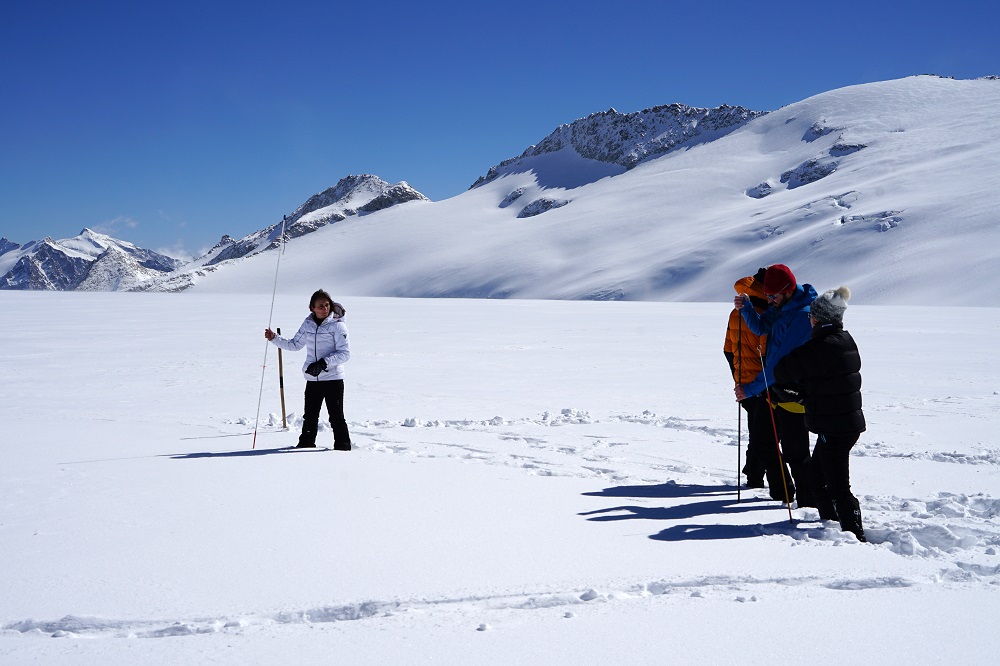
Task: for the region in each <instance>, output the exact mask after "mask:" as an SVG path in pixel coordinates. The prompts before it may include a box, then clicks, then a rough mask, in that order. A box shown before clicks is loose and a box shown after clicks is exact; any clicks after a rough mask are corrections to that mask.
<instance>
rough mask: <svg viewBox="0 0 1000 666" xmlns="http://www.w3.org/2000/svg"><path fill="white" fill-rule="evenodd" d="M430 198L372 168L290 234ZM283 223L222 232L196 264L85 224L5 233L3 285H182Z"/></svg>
mask: <svg viewBox="0 0 1000 666" xmlns="http://www.w3.org/2000/svg"><path fill="white" fill-rule="evenodd" d="M421 200H422V201H427V200H428V199H427V197H425V196H424V195H423V194H421V193H420V192H417V191H416V190H414V189H413V188H412V187H410V186H409V184H407V183H406V182H405V181H404V182H399V183H396V184H395V185H392V184H390V183H387V182H386V181H384V180H382V179H381V178H379V177H377V176H373V175H370V174H363V175H351V176H347V177H346V178H342V179H341V180H340V182H338V183H337V184H336V185H334V186H333V187H330V188H328V189H326V190H324V191H322V192H320V193H319V194H315V195H313V196H312V197H310V198H309V199H308V200H307V201H306V202H305V203H303V204H302V205H301V206H299V207H298V208H296V209H295V210H294V211H293V212H292V213H291V215H288V216H286V217H285V220H284V221H283V222H284V227H285V239H286V240H291V239H295V238H299V237H301V236H304V235H306V234H308V233H311V232H313V231H316V230H317V229H319V228H321V227H323V226H326V225H327V224H331V223H333V222H338V221H340V220H344V219H347V218H348V217H350V216H363V215H367V214H369V213H374V212H376V211H380V210H384V209H386V208H390V207H392V206H395V205H396V204H400V203H405V202H407V201H421ZM281 231H282V222H278V223H277V224H274V225H271V226H270V227H268V228H266V229H263V230H262V231H257V232H254V233H252V234H249V235H247V236H245V237H243V238H241V239H239V240H234V239H233V238H232V237H231V236H229V235H225V236H223V237H222V239H221V240H220V241H219V242H218V243H217V244H216V245H215V247H213V248H212V249H211V250H209V251H208V252H207V253H206V254H205V255H204V256H202V257H199V258H198V259H195V260H194V261H191V262H187V263H185V262H183V261H181V260H179V259H174V258H171V257H167V256H165V255H162V254H158V253H156V252H153V251H151V250H145V249H142V248H139V247H136V246H135V245H132V244H131V243H128V242H126V241H122V240H118V239H115V238H111V237H110V236H106V235H104V234H99V233H97V232H95V231H92V230H90V229H84V230H83V231H82V232H80V235H79V236H76V237H74V238H69V239H65V240H60V241H54V240H52V239H51V238H45V239H44V240H41V241H32V242H30V243H27V244H26V245H23V246H22V245H19V244H17V243H14V242H13V241H10V240H8V239H7V238H0V276H2V277H0V289H26V290H49V291H52V290H57V291H71V290H74V289H79V290H81V291H182V290H183V289H186V288H187V287H189V286H190V285H191V284H193V278H192V276H193V275H194V276H203V275H206V274H208V273H210V272H212V271H214V270H215V269H216V268H217V267H218V265H220V264H224V263H225V262H227V261H231V260H237V259H241V258H243V257H247V256H252V255H254V254H256V253H258V252H262V251H264V250H269V249H274V248H275V247H278V239H279V237H280V236H281Z"/></svg>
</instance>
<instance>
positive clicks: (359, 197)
mask: <svg viewBox="0 0 1000 666" xmlns="http://www.w3.org/2000/svg"><path fill="white" fill-rule="evenodd" d="M421 200H422V201H428V199H427V197H425V196H424V195H423V194H421V193H420V192H417V191H416V190H415V189H413V188H412V187H410V186H409V184H407V183H406V182H405V181H403V182H399V183H396V184H395V185H391V184H390V183H387V182H386V181H384V180H382V179H381V178H379V177H378V176H373V175H371V174H362V175H360V176H355V175H351V176H347V177H346V178H341V179H340V181H339V182H338V183H337V184H336V185H334V186H333V187H330V188H327V189H325V190H323V191H322V192H320V193H319V194H314V195H313V196H311V197H309V199H308V200H307V201H306V202H305V203H304V204H302V205H301V206H299V207H298V208H296V209H295V210H294V211H293V212H292V214H291V215H288V216H286V218H285V220H283V222H277V223H275V224H273V225H271V226H270V227H268V228H266V229H263V230H261V231H257V232H254V233H252V234H249V235H247V236H245V237H243V238H241V239H240V240H238V241H232V242H231V243H229V244H228V245H227V244H225V240H226V239H227V238H228V236H223V239H222V241H220V243H219V245H216V247H215V248H213V251H212V252H210V253H209V255H210V256H209V257H208V258H207V261H204V262H203V265H205V266H213V265H215V264H218V263H220V262H223V261H227V260H229V259H239V258H241V257H246V256H248V255H251V254H256V253H257V252H262V251H264V250H269V249H273V248H275V247H277V246H278V242H279V237H280V236H281V230H282V225H283V224H284V229H285V240H286V241H288V240H291V239H294V238H299V237H301V236H305V235H306V234H309V233H312V232H313V231H316V230H317V229H319V228H321V227H324V226H326V225H328V224H332V223H334V222H340V221H341V220H346V219H347V218H348V217H350V216H353V215H365V214H367V213H373V212H375V211H378V210H382V209H385V208H389V207H390V206H394V205H396V204H399V203H405V202H407V201H421ZM220 246H221V247H220ZM216 250H217V251H216Z"/></svg>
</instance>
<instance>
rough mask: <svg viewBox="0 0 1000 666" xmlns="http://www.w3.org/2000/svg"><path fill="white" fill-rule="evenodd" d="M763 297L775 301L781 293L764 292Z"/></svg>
mask: <svg viewBox="0 0 1000 666" xmlns="http://www.w3.org/2000/svg"><path fill="white" fill-rule="evenodd" d="M764 297H765V298H767V300H769V301H776V300H778V298H780V297H781V294H764Z"/></svg>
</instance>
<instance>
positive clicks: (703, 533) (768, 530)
mask: <svg viewBox="0 0 1000 666" xmlns="http://www.w3.org/2000/svg"><path fill="white" fill-rule="evenodd" d="M787 532H788V522H787V521H783V520H779V521H777V522H774V523H768V524H767V525H759V524H758V525H674V526H673V527H668V528H667V529H665V530H662V531H660V532H658V533H657V534H651V535H649V538H650V539H653V540H654V541H715V540H722V539H752V538H754V537H759V536H764V535H765V534H786V533H787Z"/></svg>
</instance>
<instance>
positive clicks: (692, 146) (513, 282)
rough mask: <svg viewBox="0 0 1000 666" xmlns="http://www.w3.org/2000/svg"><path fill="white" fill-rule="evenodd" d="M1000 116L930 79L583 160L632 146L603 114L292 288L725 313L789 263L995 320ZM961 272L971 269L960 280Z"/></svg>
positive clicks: (860, 298) (351, 239) (264, 279)
mask: <svg viewBox="0 0 1000 666" xmlns="http://www.w3.org/2000/svg"><path fill="white" fill-rule="evenodd" d="M677 108H678V109H682V107H677ZM998 108H1000V80H997V79H996V78H995V77H989V78H983V79H976V80H953V79H947V78H941V77H936V76H914V77H908V78H905V79H898V80H892V81H884V82H878V83H871V84H864V85H857V86H850V87H847V88H842V89H838V90H834V91H830V92H827V93H823V94H820V95H816V96H814V97H811V98H809V99H806V100H803V101H801V102H797V103H795V104H790V105H788V106H786V107H783V108H781V109H778V110H775V111H772V112H770V113H767V114H764V115H760V114H757V113H754V112H745V111H740V112H739V113H735V114H734V115H733V114H730V115H727V117H729V118H737V119H742V118H743V117H744V116H746V117H747V118H748V119H747V120H746V122H745V123H743V124H738V122H736V121H734V123H735V124H736V125H737V126H735V127H731V126H722V125H721V123H720V125H719V126H718V127H717V128H716V129H713V130H712V132H711V133H706V134H705V135H702V136H696V137H692V138H691V139H690V140H688V141H687V142H680V143H676V142H675V143H674V144H673V149H672V150H670V151H669V152H666V153H662V154H658V155H656V156H654V157H647V158H645V159H642V158H641V155H642V154H648V153H651V152H653V149H652V148H648V149H646V153H643V151H642V150H632V151H629V150H622V148H624V147H625V145H626V144H628V142H627V141H626V142H625V143H623V144H621V145H620V146H618V147H616V148H615V149H609V150H607V151H606V152H605V153H600V154H599V153H598V152H596V151H590V150H589V149H588V151H589V152H588V155H590V156H589V157H588V156H584V155H583V154H581V152H580V151H581V150H582V149H583V148H582V147H581V146H582V145H583V144H582V143H581V142H580V141H574V140H573V137H574V136H585V137H591V138H593V137H598V136H604V137H612V136H621V135H622V134H625V135H628V134H629V133H628V132H624V133H619V134H616V133H615V132H614V131H612V129H611V128H612V127H615V126H617V125H620V124H623V123H625V121H624V120H623V118H622V117H621V115H620V114H617V113H610V112H608V113H606V114H595V115H594V116H590V117H588V118H587V119H584V121H578V123H571V124H570V125H568V126H564V127H563V128H560V129H559V130H557V131H556V132H555V133H553V135H552V137H562V138H561V139H560V140H558V141H557V140H556V139H555V138H552V137H550V138H549V139H546V140H545V141H543V142H542V143H540V144H539V146H541V145H543V144H544V145H546V146H548V147H551V150H544V151H543V150H540V149H536V148H532V149H529V150H527V151H524V153H522V156H521V157H518V158H516V159H515V160H513V161H507V162H505V163H503V164H502V165H498V166H497V167H494V168H493V169H490V173H489V174H488V177H486V178H483V179H481V180H480V181H477V182H476V184H475V186H474V187H472V188H471V189H470V190H468V191H466V192H464V193H462V194H460V195H458V196H455V197H452V198H450V199H446V200H443V201H439V202H432V203H427V202H425V203H422V204H421V205H419V206H400V207H394V208H391V209H389V210H385V211H381V212H379V213H378V214H377V215H372V216H370V217H369V218H367V219H366V220H364V221H363V223H362V221H360V220H356V219H348V220H345V221H343V222H341V223H340V224H337V225H333V226H329V227H327V228H324V229H320V230H319V231H317V232H316V233H315V234H313V235H312V236H311V237H310V240H309V242H308V243H301V242H296V241H292V242H291V243H289V244H288V246H287V249H286V251H285V254H284V255H283V256H284V258H283V259H282V263H281V270H280V276H279V279H278V289H279V290H281V291H284V292H289V293H292V292H294V293H301V292H303V291H309V290H311V289H315V288H316V285H325V286H326V287H327V288H328V289H331V290H333V291H334V292H335V293H337V294H344V295H347V294H349V295H371V296H412V297H444V296H447V297H469V298H543V299H626V300H683V301H718V300H726V299H728V298H729V297H730V295H731V294H730V292H731V291H732V284H733V282H734V280H735V279H736V278H737V277H739V276H742V275H747V274H752V273H753V272H754V271H756V269H757V268H758V267H759V266H764V265H767V264H771V263H776V262H781V263H785V264H788V265H789V266H791V267H792V268H793V270H794V271H795V272H796V274H797V275H798V276H799V278H800V281H802V282H808V283H811V284H813V285H815V286H816V287H817V288H819V289H828V288H832V287H836V286H838V285H840V284H848V285H850V286H851V288H852V291H853V292H854V298H855V301H856V302H859V303H911V304H925V303H928V302H931V303H933V302H947V303H951V304H963V305H979V304H986V303H990V302H992V298H991V297H992V292H993V278H994V275H995V272H996V269H997V267H1000V224H998V223H997V220H998V218H997V211H998V210H1000V125H998V124H997V123H996V122H995V119H996V109H998ZM681 115H683V114H681ZM640 116H641V114H640ZM640 116H636V117H634V118H633V119H632V120H631V121H630V122H631V125H630V126H632V125H638V121H639V120H640V119H641V118H640ZM749 116H754V117H752V118H749ZM603 122H607V123H608V126H607V127H605V126H604V125H603ZM700 124H701V123H699V125H700ZM585 128H596V129H585ZM634 133H635V132H633V134H634ZM709 134H711V136H709ZM647 136H649V137H652V138H653V139H655V138H656V136H657V135H656V134H655V132H647ZM566 137H569V138H566ZM599 143H600V142H599V141H598V140H597V139H594V140H593V141H592V143H588V144H586V145H588V146H590V145H594V146H596V145H598V144H599ZM667 143H669V141H664V142H661V143H660V144H659V145H666V144H667ZM632 154H635V155H637V156H640V158H639V159H638V163H637V164H635V165H634V166H633V167H632V168H630V169H629V168H627V166H626V164H631V163H632V162H633V161H634V160H632V159H631V158H629V157H622V158H620V159H619V161H601V160H600V159H595V158H596V157H601V159H611V157H612V156H622V155H625V156H627V155H632ZM621 160H625V161H624V162H621ZM958 256H964V257H968V259H967V260H966V261H964V262H963V264H962V265H961V266H956V262H955V257H958ZM274 278H275V267H274V262H273V261H272V260H267V259H266V257H261V256H257V257H250V258H248V259H247V260H246V261H243V262H239V263H234V264H232V265H230V266H227V267H226V269H225V270H219V271H216V272H215V273H213V274H211V275H206V276H204V277H203V278H199V279H198V280H196V285H195V289H196V290H201V291H210V292H242V291H255V292H258V293H269V292H270V291H271V289H272V286H273V284H274Z"/></svg>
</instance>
